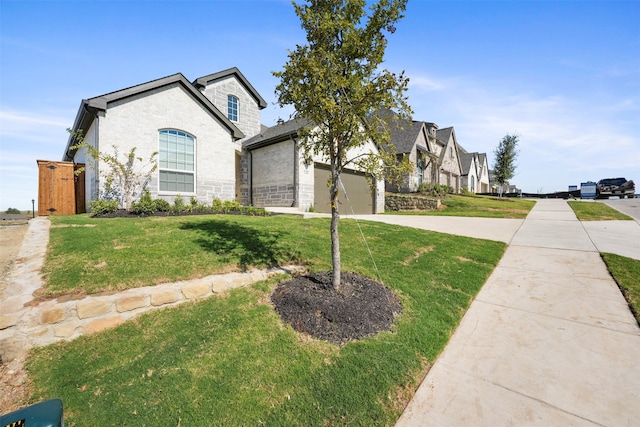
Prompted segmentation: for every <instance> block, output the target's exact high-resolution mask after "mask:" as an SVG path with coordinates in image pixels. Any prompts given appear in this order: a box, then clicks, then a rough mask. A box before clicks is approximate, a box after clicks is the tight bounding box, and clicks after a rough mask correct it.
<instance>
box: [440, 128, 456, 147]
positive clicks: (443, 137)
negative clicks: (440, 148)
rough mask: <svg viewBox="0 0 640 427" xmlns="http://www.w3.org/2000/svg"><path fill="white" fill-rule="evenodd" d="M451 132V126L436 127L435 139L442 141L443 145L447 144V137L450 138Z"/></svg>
mask: <svg viewBox="0 0 640 427" xmlns="http://www.w3.org/2000/svg"><path fill="white" fill-rule="evenodd" d="M452 133H453V126H450V127H448V128H443V129H438V130H436V139H438V140H439V141H440V142H442V143H443V144H444V145H447V143H448V142H449V139H450V138H451V134H452Z"/></svg>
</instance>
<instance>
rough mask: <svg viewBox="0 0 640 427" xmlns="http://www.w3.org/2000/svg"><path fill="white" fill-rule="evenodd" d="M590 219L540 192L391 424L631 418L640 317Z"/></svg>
mask: <svg viewBox="0 0 640 427" xmlns="http://www.w3.org/2000/svg"><path fill="white" fill-rule="evenodd" d="M629 223H632V224H634V225H636V226H637V225H638V224H637V223H635V222H632V221H629ZM593 227H594V228H595V229H598V227H596V226H593ZM591 228H592V226H586V227H585V226H583V223H581V222H580V221H578V220H577V219H576V217H575V215H574V214H573V211H572V210H571V208H570V207H569V206H568V204H567V203H566V201H564V200H540V201H538V202H537V203H536V205H535V207H534V208H533V210H532V211H531V212H530V214H529V216H528V217H527V219H526V220H525V221H524V222H523V223H522V225H521V226H520V227H519V229H518V230H517V232H515V235H514V236H513V239H512V240H511V243H510V245H509V247H508V249H507V251H506V253H505V255H504V257H503V258H502V260H501V261H500V263H499V264H498V266H497V268H496V269H495V270H494V272H493V274H492V275H491V276H490V277H489V279H488V281H487V283H486V284H485V285H484V287H483V288H482V290H481V291H480V293H479V294H478V296H477V297H476V299H475V300H474V302H473V303H472V304H471V307H470V308H469V310H468V311H467V313H466V314H465V316H464V318H463V319H462V322H461V324H460V326H459V327H458V329H457V330H456V332H455V333H454V335H453V337H452V338H451V340H450V342H449V344H448V345H447V347H446V348H445V350H444V351H443V353H442V354H441V355H440V357H439V358H438V360H437V361H436V363H435V364H434V366H433V367H432V369H431V371H430V372H429V374H428V375H427V376H426V378H425V379H424V381H423V383H422V384H421V385H420V387H419V389H418V391H417V393H416V394H415V396H414V397H413V399H412V401H411V402H410V404H409V405H408V407H407V408H406V411H405V413H404V414H403V415H402V417H401V418H400V420H399V421H398V423H397V424H396V427H408V426H632V425H638V420H639V419H640V404H638V402H639V399H640V328H638V324H637V323H636V321H635V319H634V317H633V316H632V314H631V312H630V311H629V308H628V307H627V304H626V302H625V300H624V298H623V297H622V295H621V293H620V291H619V289H618V287H617V285H616V283H615V282H614V281H613V279H612V278H611V276H610V275H609V273H608V271H607V269H606V267H605V265H604V263H603V261H602V259H601V258H600V255H599V252H598V247H599V246H602V244H603V242H605V243H606V244H607V245H609V244H610V249H614V250H610V252H614V253H615V252H616V250H615V249H616V247H615V240H616V238H617V237H616V236H613V237H611V236H609V235H601V236H598V237H597V238H596V239H594V238H593V237H590V234H589V233H588V232H587V230H589V229H591ZM614 228H615V227H614ZM625 230H626V229H625ZM629 230H632V231H631V232H632V233H640V230H638V229H637V227H636V228H629ZM626 231H627V232H629V231H628V230H626ZM634 236H635V234H634ZM627 237H628V238H629V239H632V238H633V237H632V236H629V235H627ZM598 239H600V242H599V243H598ZM612 242H613V243H612ZM635 242H638V240H635ZM625 245H626V246H628V247H629V248H630V251H627V252H629V253H630V254H633V253H635V252H634V251H635V250H636V248H637V245H638V243H634V242H632V243H630V244H627V243H626V242H625ZM625 251H626V249H625ZM626 256H629V255H626ZM639 259H640V258H639Z"/></svg>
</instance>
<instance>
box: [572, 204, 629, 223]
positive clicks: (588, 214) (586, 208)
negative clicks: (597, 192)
mask: <svg viewBox="0 0 640 427" xmlns="http://www.w3.org/2000/svg"><path fill="white" fill-rule="evenodd" d="M568 203H569V206H571V209H573V212H574V213H575V214H576V217H578V219H579V220H580V221H612V220H633V218H631V217H630V216H628V215H625V214H623V213H622V212H620V211H617V210H615V209H613V208H612V207H610V206H607V205H606V204H604V203H597V202H578V201H569V202H568Z"/></svg>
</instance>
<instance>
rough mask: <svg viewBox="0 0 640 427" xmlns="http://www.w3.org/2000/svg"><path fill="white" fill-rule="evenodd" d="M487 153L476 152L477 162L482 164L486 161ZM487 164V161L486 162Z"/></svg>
mask: <svg viewBox="0 0 640 427" xmlns="http://www.w3.org/2000/svg"><path fill="white" fill-rule="evenodd" d="M487 161H488V160H487V154H486V153H478V164H480V165H483V164H484V163H485V162H487ZM487 166H488V163H487Z"/></svg>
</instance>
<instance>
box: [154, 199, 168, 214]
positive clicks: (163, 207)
mask: <svg viewBox="0 0 640 427" xmlns="http://www.w3.org/2000/svg"><path fill="white" fill-rule="evenodd" d="M153 204H154V205H155V207H156V211H157V212H169V210H171V204H170V203H169V202H167V201H166V200H164V199H155V200H154V201H153Z"/></svg>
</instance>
